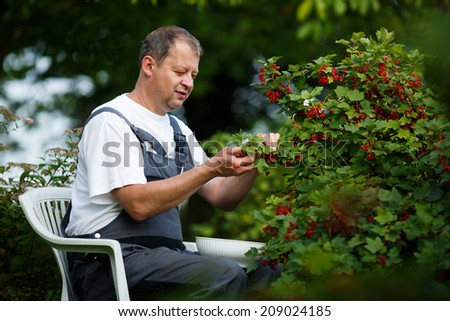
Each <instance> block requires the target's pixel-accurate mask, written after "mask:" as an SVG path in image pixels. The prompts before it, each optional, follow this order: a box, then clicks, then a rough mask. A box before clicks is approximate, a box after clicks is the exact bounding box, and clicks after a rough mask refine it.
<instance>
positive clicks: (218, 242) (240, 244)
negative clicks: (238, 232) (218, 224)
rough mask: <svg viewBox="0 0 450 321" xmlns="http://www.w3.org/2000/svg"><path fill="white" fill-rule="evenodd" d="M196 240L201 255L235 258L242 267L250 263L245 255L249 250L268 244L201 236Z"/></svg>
mask: <svg viewBox="0 0 450 321" xmlns="http://www.w3.org/2000/svg"><path fill="white" fill-rule="evenodd" d="M195 242H196V245H197V250H198V252H199V253H200V254H201V255H207V256H214V257H218V258H223V259H229V260H233V261H235V262H236V263H238V264H239V265H240V266H242V267H247V265H248V264H249V263H250V261H249V259H248V258H246V257H245V253H246V252H248V251H249V250H250V249H251V248H252V247H255V248H257V249H259V248H261V247H263V246H264V245H266V244H265V243H261V242H252V241H241V240H231V239H220V238H213V237H200V236H197V237H196V238H195Z"/></svg>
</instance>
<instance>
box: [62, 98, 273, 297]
mask: <svg viewBox="0 0 450 321" xmlns="http://www.w3.org/2000/svg"><path fill="white" fill-rule="evenodd" d="M102 112H112V113H115V114H116V115H118V116H119V117H121V118H122V119H124V121H126V122H127V124H128V125H129V126H130V128H131V129H132V131H133V133H134V134H135V135H136V137H137V138H138V140H139V142H140V145H141V149H142V152H143V158H144V174H145V176H146V178H147V181H148V182H150V181H155V180H160V179H165V178H169V177H172V176H175V175H179V174H180V173H181V172H182V171H187V170H190V169H191V168H192V167H194V164H193V160H192V156H191V153H190V151H189V146H188V144H187V141H186V138H185V136H184V135H183V134H182V132H181V129H180V127H179V126H178V123H177V121H176V120H175V119H174V118H173V117H172V116H170V124H171V126H172V128H173V130H174V140H175V143H176V147H175V152H176V153H175V154H176V155H175V158H169V157H167V156H166V152H165V150H164V148H163V147H162V146H161V144H160V143H159V142H158V141H157V140H156V139H155V138H154V137H153V136H152V135H151V134H149V133H148V132H146V131H144V130H142V129H140V128H137V127H135V126H134V125H133V124H131V123H130V122H129V121H128V120H127V119H126V118H125V117H124V116H123V115H122V114H120V113H119V112H118V111H117V110H116V109H113V108H110V107H105V108H101V109H99V110H97V111H95V112H94V113H92V114H91V115H90V117H89V118H88V119H87V121H86V124H87V123H88V122H89V121H90V119H92V118H93V117H95V116H96V115H98V114H99V113H102ZM86 124H85V125H86ZM149 146H150V147H151V149H149V148H148V147H149ZM69 216H70V210H69V211H68V214H67V215H66V216H65V217H64V220H63V223H62V224H63V231H64V230H65V228H64V226H67V222H68V220H69ZM77 237H84V238H107V239H116V240H118V241H119V242H120V244H121V247H122V254H123V258H124V264H125V271H126V275H127V281H128V287H129V289H130V297H131V299H134V300H151V299H159V300H160V299H171V300H174V299H190V300H211V299H215V300H239V299H243V298H244V297H245V294H246V291H247V290H249V289H250V290H256V291H262V290H263V289H264V288H265V287H266V286H267V285H268V284H270V282H271V281H273V280H274V278H275V277H277V276H278V274H279V271H269V270H267V269H265V268H262V267H261V268H259V269H257V270H256V271H253V272H252V273H250V274H249V275H247V274H246V272H245V270H243V269H242V268H241V267H240V266H239V265H238V264H236V263H235V262H233V261H229V260H222V259H217V258H212V257H205V256H201V255H198V253H194V252H191V251H187V250H186V249H185V247H184V245H183V243H182V240H183V234H182V230H181V222H180V213H179V208H178V207H174V208H172V209H170V210H168V211H167V212H164V213H162V214H159V215H157V216H153V217H151V218H148V219H146V220H144V221H135V220H134V219H132V218H131V217H130V215H129V214H128V213H127V212H126V211H125V210H123V211H122V212H121V213H120V214H119V215H118V216H117V218H116V219H114V220H113V221H112V222H111V223H110V224H108V225H106V226H105V227H103V228H101V229H100V230H98V231H96V232H94V233H90V234H86V235H78V236H77ZM68 257H69V264H70V266H71V267H72V270H71V276H72V279H73V282H74V287H75V292H76V293H77V296H78V298H79V299H80V300H114V299H115V292H114V286H113V283H112V279H111V277H110V267H109V259H108V257H107V256H104V255H92V254H81V255H80V254H76V253H71V254H69V256H68ZM263 270H264V271H263ZM250 276H252V277H250Z"/></svg>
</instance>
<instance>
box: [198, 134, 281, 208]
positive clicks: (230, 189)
mask: <svg viewBox="0 0 450 321" xmlns="http://www.w3.org/2000/svg"><path fill="white" fill-rule="evenodd" d="M258 135H259V136H260V137H263V138H264V144H265V145H267V146H270V147H271V148H272V149H276V146H277V144H278V139H279V138H280V135H279V134H274V133H269V134H258ZM238 156H239V155H238ZM252 166H253V164H252ZM258 175H259V173H258V170H257V169H256V168H253V169H252V170H250V171H247V172H245V173H243V174H241V175H238V176H229V177H227V176H222V177H217V178H215V179H214V180H213V181H211V182H210V183H208V184H207V185H205V186H204V187H202V188H201V189H200V190H199V192H198V193H199V195H201V196H202V197H203V198H204V199H206V200H207V201H208V202H209V203H210V204H212V205H213V206H215V207H217V208H219V209H221V210H225V211H231V210H233V209H234V208H235V207H236V206H237V205H238V204H239V203H240V202H241V201H242V200H243V199H244V197H245V196H246V195H247V193H248V192H249V191H250V189H251V188H252V186H253V183H254V181H255V179H256V177H258Z"/></svg>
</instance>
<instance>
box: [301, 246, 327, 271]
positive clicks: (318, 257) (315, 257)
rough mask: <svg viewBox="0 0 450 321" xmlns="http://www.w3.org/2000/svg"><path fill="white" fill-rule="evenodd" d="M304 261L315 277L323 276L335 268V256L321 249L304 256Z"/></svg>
mask: <svg viewBox="0 0 450 321" xmlns="http://www.w3.org/2000/svg"><path fill="white" fill-rule="evenodd" d="M304 261H305V264H306V267H307V268H308V270H309V272H310V273H311V274H313V275H321V274H323V273H324V272H325V271H328V270H330V269H331V268H332V267H333V255H332V254H331V253H328V252H324V251H322V250H321V249H320V248H315V249H313V250H311V251H310V252H309V253H307V254H306V255H305V256H304Z"/></svg>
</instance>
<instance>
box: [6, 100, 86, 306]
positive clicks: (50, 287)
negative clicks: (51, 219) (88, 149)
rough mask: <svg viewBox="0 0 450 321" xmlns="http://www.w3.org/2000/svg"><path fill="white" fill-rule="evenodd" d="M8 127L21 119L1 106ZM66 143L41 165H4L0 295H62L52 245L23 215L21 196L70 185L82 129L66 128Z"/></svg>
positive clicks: (22, 297)
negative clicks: (41, 237)
mask: <svg viewBox="0 0 450 321" xmlns="http://www.w3.org/2000/svg"><path fill="white" fill-rule="evenodd" d="M1 111H2V120H1V125H2V127H3V128H4V129H5V132H10V131H11V130H13V129H15V128H17V127H18V126H21V123H22V121H26V122H28V123H29V122H30V120H27V119H25V120H23V119H22V118H21V117H19V116H17V115H14V114H13V113H11V112H10V111H9V110H7V109H6V108H4V107H2V110H1ZM66 135H67V140H66V143H67V146H66V148H54V149H51V150H49V151H47V153H46V154H45V156H44V157H43V158H42V161H41V163H39V164H24V163H21V164H16V163H8V164H7V165H6V166H1V167H0V172H1V174H2V178H0V213H1V216H0V256H1V260H0V267H1V273H0V289H1V291H0V293H1V295H0V300H59V298H60V284H61V278H60V274H59V270H58V268H57V265H56V262H55V259H54V257H53V254H52V252H51V249H50V247H49V246H48V245H47V244H46V243H44V242H43V241H42V240H41V239H40V238H39V237H38V236H37V235H36V233H35V232H34V231H33V230H32V229H31V227H30V225H29V224H28V222H27V221H26V219H25V216H24V215H23V211H22V209H21V207H20V204H19V201H18V197H19V195H21V194H22V193H24V192H25V191H26V190H27V189H29V188H34V187H39V186H69V185H70V184H71V183H72V179H73V177H74V174H75V165H76V154H77V141H78V137H79V132H78V130H77V131H75V132H72V131H67V132H66Z"/></svg>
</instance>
